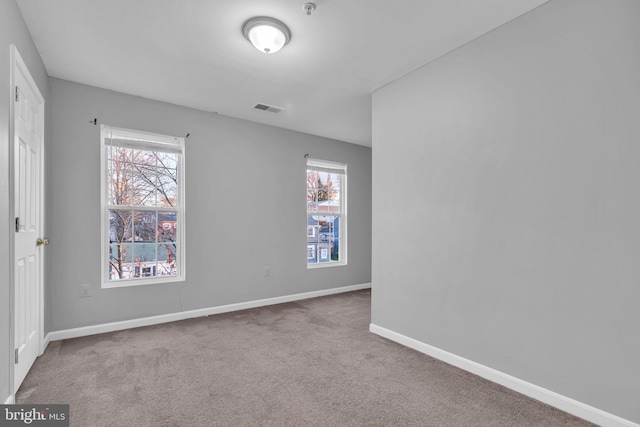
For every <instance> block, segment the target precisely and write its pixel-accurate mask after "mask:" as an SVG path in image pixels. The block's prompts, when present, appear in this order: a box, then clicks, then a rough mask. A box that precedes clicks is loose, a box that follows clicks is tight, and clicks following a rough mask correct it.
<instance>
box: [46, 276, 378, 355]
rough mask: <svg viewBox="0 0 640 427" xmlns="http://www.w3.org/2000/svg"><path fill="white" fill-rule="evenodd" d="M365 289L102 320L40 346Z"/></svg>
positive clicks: (49, 338) (51, 336)
mask: <svg viewBox="0 0 640 427" xmlns="http://www.w3.org/2000/svg"><path fill="white" fill-rule="evenodd" d="M368 288H371V283H364V284H361V285H351V286H343V287H340V288H332V289H323V290H320V291H313V292H305V293H302V294H293V295H285V296H282V297H275V298H266V299H260V300H255V301H248V302H241V303H237V304H228V305H221V306H218V307H209V308H201V309H198V310H189V311H182V312H179V313H171V314H163V315H160V316H152V317H144V318H141V319H132V320H124V321H121V322H113V323H104V324H101V325H92V326H85V327H82V328H74V329H64V330H61V331H53V332H49V333H48V334H47V335H46V337H45V339H44V345H43V347H44V348H46V346H47V345H48V344H49V343H50V342H51V341H58V340H64V339H68V338H77V337H84V336H87V335H95V334H103V333H106V332H114V331H122V330H124V329H131V328H139V327H142V326H151V325H158V324H160V323H168V322H175V321H177V320H184V319H192V318H194V317H202V316H210V315H213V314H221V313H228V312H231V311H239V310H246V309H248V308H256V307H264V306H268V305H274V304H282V303H286V302H292V301H299V300H303V299H309V298H317V297H322V296H327V295H333V294H339V293H344V292H352V291H359V290H361V289H368Z"/></svg>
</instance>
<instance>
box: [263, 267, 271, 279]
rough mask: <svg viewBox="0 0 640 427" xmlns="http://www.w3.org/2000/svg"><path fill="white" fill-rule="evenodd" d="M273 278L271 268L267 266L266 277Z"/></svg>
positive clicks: (265, 269) (265, 268)
mask: <svg viewBox="0 0 640 427" xmlns="http://www.w3.org/2000/svg"><path fill="white" fill-rule="evenodd" d="M270 276H271V267H270V266H268V265H266V266H265V267H264V277H270Z"/></svg>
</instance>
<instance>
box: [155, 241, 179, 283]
mask: <svg viewBox="0 0 640 427" xmlns="http://www.w3.org/2000/svg"><path fill="white" fill-rule="evenodd" d="M177 253H178V247H177V245H176V244H175V243H171V244H161V245H158V272H157V274H158V276H175V275H176V274H177V269H176V265H177V261H178V260H177V257H176V254H177Z"/></svg>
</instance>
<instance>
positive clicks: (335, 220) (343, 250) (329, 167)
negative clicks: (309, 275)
mask: <svg viewBox="0 0 640 427" xmlns="http://www.w3.org/2000/svg"><path fill="white" fill-rule="evenodd" d="M346 213H347V165H345V164H342V163H334V162H327V161H324V160H315V159H307V267H309V268H315V267H324V266H331V265H344V264H346V263H347V245H346V243H347V239H346V235H347V234H346V230H347V214H346Z"/></svg>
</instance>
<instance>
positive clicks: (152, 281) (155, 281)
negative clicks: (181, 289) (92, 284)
mask: <svg viewBox="0 0 640 427" xmlns="http://www.w3.org/2000/svg"><path fill="white" fill-rule="evenodd" d="M184 281H185V278H184V276H178V277H150V278H148V279H137V280H131V279H122V280H112V281H109V282H102V286H101V287H102V289H112V288H130V287H132V286H144V285H159V284H162V283H175V282H184Z"/></svg>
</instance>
